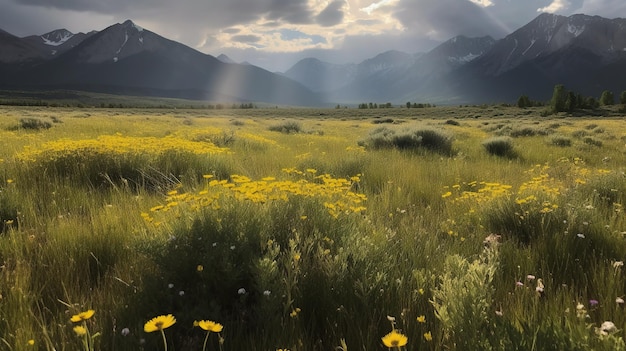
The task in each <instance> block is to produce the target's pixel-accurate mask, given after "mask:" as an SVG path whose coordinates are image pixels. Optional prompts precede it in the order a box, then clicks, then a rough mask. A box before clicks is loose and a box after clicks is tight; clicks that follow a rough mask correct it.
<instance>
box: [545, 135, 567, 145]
mask: <svg viewBox="0 0 626 351" xmlns="http://www.w3.org/2000/svg"><path fill="white" fill-rule="evenodd" d="M549 144H550V145H554V146H560V147H569V146H572V139H570V138H568V137H566V136H563V135H555V136H553V137H552V138H550V140H549Z"/></svg>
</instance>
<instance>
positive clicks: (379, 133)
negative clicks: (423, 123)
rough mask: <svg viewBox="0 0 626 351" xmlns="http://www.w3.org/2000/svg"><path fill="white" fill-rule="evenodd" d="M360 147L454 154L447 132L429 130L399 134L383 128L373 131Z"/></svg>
mask: <svg viewBox="0 0 626 351" xmlns="http://www.w3.org/2000/svg"><path fill="white" fill-rule="evenodd" d="M359 145H360V146H364V147H367V148H371V149H391V148H395V149H400V150H419V149H426V150H429V151H433V152H436V153H440V154H446V155H450V154H452V137H450V136H449V135H447V134H446V133H445V132H442V131H439V130H434V129H428V128H420V129H413V130H405V131H401V132H398V131H396V130H394V129H389V128H386V127H381V128H377V129H375V130H374V131H372V132H371V133H370V135H369V136H368V138H367V139H365V140H361V141H360V142H359Z"/></svg>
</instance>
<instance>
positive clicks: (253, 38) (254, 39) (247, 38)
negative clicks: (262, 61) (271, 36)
mask: <svg viewBox="0 0 626 351" xmlns="http://www.w3.org/2000/svg"><path fill="white" fill-rule="evenodd" d="M261 39H263V38H261V37H260V36H258V35H253V34H242V35H233V36H232V37H231V38H230V40H232V41H237V42H240V43H258V42H259V41H261Z"/></svg>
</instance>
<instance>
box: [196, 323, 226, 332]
mask: <svg viewBox="0 0 626 351" xmlns="http://www.w3.org/2000/svg"><path fill="white" fill-rule="evenodd" d="M194 324H195V323H194ZM198 326H199V327H200V328H202V329H203V330H206V331H210V332H214V333H219V332H221V331H222V329H224V326H223V325H221V324H219V323H216V322H213V321H204V320H203V321H198Z"/></svg>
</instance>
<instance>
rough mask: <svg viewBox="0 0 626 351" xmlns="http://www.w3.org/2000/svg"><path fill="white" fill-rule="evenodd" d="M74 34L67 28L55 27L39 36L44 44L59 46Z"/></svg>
mask: <svg viewBox="0 0 626 351" xmlns="http://www.w3.org/2000/svg"><path fill="white" fill-rule="evenodd" d="M73 36H74V34H73V33H72V32H70V31H68V30H67V29H57V30H54V31H52V32H49V33H46V34H44V35H42V36H41V40H43V43H44V44H45V45H50V46H59V45H62V44H63V43H65V42H66V41H68V40H70V39H71V38H72V37H73Z"/></svg>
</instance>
